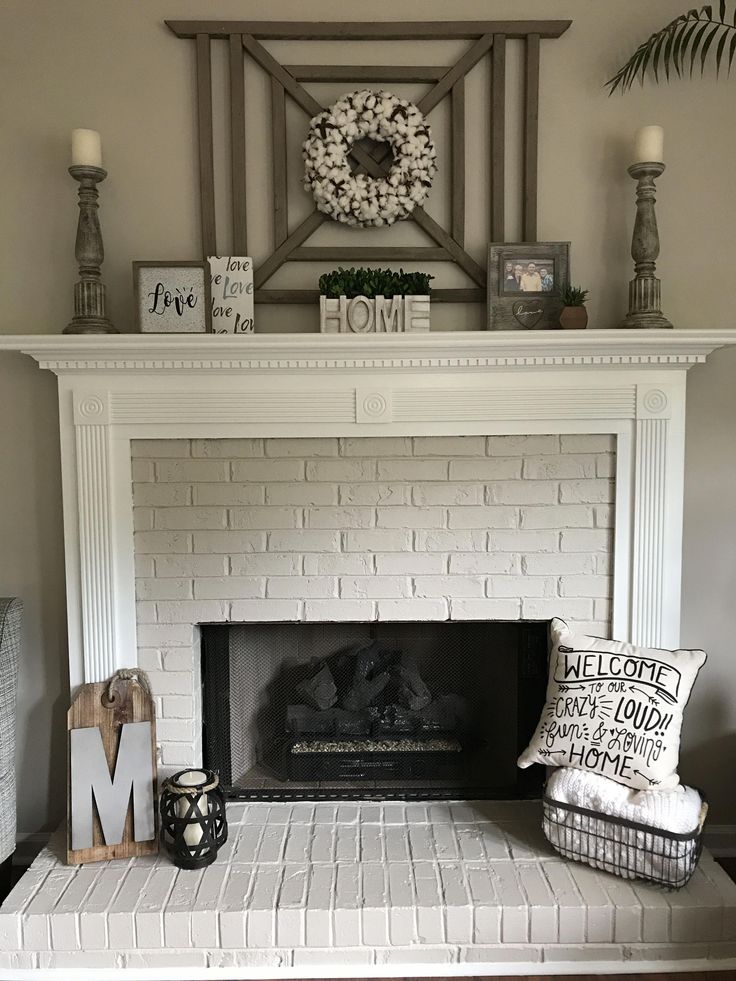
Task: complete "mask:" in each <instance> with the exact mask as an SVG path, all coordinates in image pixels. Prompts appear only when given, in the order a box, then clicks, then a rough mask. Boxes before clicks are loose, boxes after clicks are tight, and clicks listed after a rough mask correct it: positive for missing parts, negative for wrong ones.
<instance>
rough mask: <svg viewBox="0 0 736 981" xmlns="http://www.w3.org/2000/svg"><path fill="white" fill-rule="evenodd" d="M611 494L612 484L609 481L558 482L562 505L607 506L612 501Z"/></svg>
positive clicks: (612, 491)
mask: <svg viewBox="0 0 736 981" xmlns="http://www.w3.org/2000/svg"><path fill="white" fill-rule="evenodd" d="M613 494H614V488H613V483H612V481H610V480H562V481H560V502H561V503H562V504H607V503H608V502H610V501H612V500H613Z"/></svg>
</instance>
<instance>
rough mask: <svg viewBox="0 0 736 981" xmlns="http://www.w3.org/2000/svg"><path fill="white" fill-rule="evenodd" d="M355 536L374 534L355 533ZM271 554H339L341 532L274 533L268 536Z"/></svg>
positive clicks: (316, 530) (312, 529)
mask: <svg viewBox="0 0 736 981" xmlns="http://www.w3.org/2000/svg"><path fill="white" fill-rule="evenodd" d="M355 534H363V535H365V534H374V533H373V532H355ZM268 550H269V552H339V551H340V532H339V531H323V530H319V529H314V528H308V529H306V530H305V529H300V530H299V531H272V532H271V533H270V534H269V536H268Z"/></svg>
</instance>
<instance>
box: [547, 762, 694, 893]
mask: <svg viewBox="0 0 736 981" xmlns="http://www.w3.org/2000/svg"><path fill="white" fill-rule="evenodd" d="M545 793H546V796H547V797H549V798H552V799H553V800H555V801H559V802H560V803H562V804H572V805H574V806H576V807H583V808H586V809H587V810H591V811H596V812H598V813H600V814H602V815H606V816H608V817H615V818H622V819H624V820H626V821H634V822H636V823H637V824H645V825H648V826H649V827H652V828H659V829H661V830H662V831H665V832H671V833H674V834H685V835H693V836H695V835H696V834H697V832H698V830H699V829H700V827H701V824H702V821H703V820H704V817H705V815H704V810H705V809H704V805H703V801H702V799H701V797H700V794H699V793H698V792H697V790H694V789H693V788H692V787H685V786H682V785H680V786H678V787H674V788H673V789H672V790H634V789H632V788H630V787H624V786H623V785H622V784H619V783H615V782H614V781H613V780H609V779H608V778H607V777H602V776H600V775H599V774H597V773H588V772H587V771H585V770H578V769H573V768H572V767H562V768H560V769H558V770H555V771H554V773H552V775H551V776H550V778H549V780H548V781H547V787H546V791H545ZM551 817H552V820H551V821H548V820H545V833H546V835H547V837H548V838H549V840H550V842H551V844H552V845H554V847H555V848H556V849H557V850H558V851H559V852H560V853H561V854H563V855H564V856H565V857H567V858H575V859H578V860H579V861H583V862H587V863H588V864H589V865H592V866H594V868H598V869H604V870H605V871H607V872H614V873H616V874H618V875H623V876H624V877H625V878H629V879H632V878H635V877H637V876H643V877H645V878H652V879H655V880H665V881H668V882H672V884H675V883H676V882H679V880H680V879H682V878H683V877H687V869H688V866H689V865H691V854H692V845H691V843H690V842H687V841H686V842H679V841H677V840H671V839H668V838H666V837H662V836H660V835H657V834H650V833H648V832H645V831H638V830H634V829H631V828H625V827H621V826H620V825H616V824H611V823H609V822H606V821H605V820H604V819H601V820H597V819H595V818H590V817H588V816H586V815H580V814H575V813H574V812H572V811H566V810H564V809H562V808H554V809H553V811H552V814H551Z"/></svg>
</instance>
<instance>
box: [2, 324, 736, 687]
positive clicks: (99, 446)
mask: <svg viewBox="0 0 736 981" xmlns="http://www.w3.org/2000/svg"><path fill="white" fill-rule="evenodd" d="M733 343H736V331H706V330H673V331H638V330H636V331H635V330H631V331H626V330H587V331H580V332H578V331H568V332H566V331H544V332H541V331H540V332H515V331H499V332H487V333H486V332H482V333H481V332H478V333H475V332H473V333H454V332H443V333H432V334H421V335H416V336H414V335H409V334H404V335H387V336H376V335H369V336H337V337H335V336H325V335H319V334H316V335H315V334H278V335H251V336H248V337H232V336H227V335H186V334H183V335H178V336H177V335H173V336H172V335H139V334H135V335H119V336H78V337H74V336H58V337H57V336H48V335H28V336H6V337H4V338H1V339H0V349H2V348H5V349H9V350H17V351H22V352H24V353H26V354H28V355H30V356H31V357H33V358H35V359H36V360H37V361H38V363H39V364H40V366H41V367H42V368H46V369H49V370H51V371H53V372H55V373H56V374H57V375H58V377H59V410H60V427H61V449H62V478H63V493H64V538H65V548H66V572H67V603H68V620H69V664H70V678H71V683H72V685H73V686H74V685H77V684H80V683H83V682H91V681H99V680H101V679H104V678H107V677H109V675H110V674H111V673H112V672H113V671H114V670H115V669H116V668H117V667H120V666H123V665H129V664H130V661H131V656H132V652H134V651H135V650H136V637H135V630H136V627H135V621H136V618H135V591H134V569H133V520H132V492H131V447H130V442H131V440H133V439H137V438H147V439H156V438H162V439H171V438H177V437H184V438H194V437H197V438H218V437H222V438H224V437H230V438H232V437H298V436H326V435H329V436H361V435H363V436H402V435H404V436H405V435H414V436H431V435H478V434H483V435H504V434H522V433H523V434H534V433H567V434H569V433H613V434H615V435H616V437H617V473H616V488H617V491H616V509H615V529H616V532H615V536H616V537H615V564H614V596H613V631H614V634H615V635H616V636H618V637H622V638H624V637H629V638H631V639H632V640H633V641H635V642H637V643H641V644H648V645H653V646H657V645H662V646H674V645H676V644H677V643H678V635H679V620H680V571H681V541H682V505H683V466H684V425H685V374H686V371H687V369H688V368H689V367H691V365H693V364H697V363H699V362H702V361H704V360H705V359H706V357H707V356H708V354H710V353H711V352H712V351H713V350H715V349H717V348H719V347H722V346H724V345H727V344H733Z"/></svg>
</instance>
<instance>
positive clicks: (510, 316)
mask: <svg viewBox="0 0 736 981" xmlns="http://www.w3.org/2000/svg"><path fill="white" fill-rule="evenodd" d="M569 284H570V243H569V242H535V243H534V244H524V243H516V242H505V243H493V244H491V245H490V246H489V247H488V329H489V330H546V329H547V330H548V329H550V328H556V327H558V326H559V318H560V313H561V312H562V307H563V304H562V299H561V297H560V291H561V290H563V289H565V287H567V286H569Z"/></svg>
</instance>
